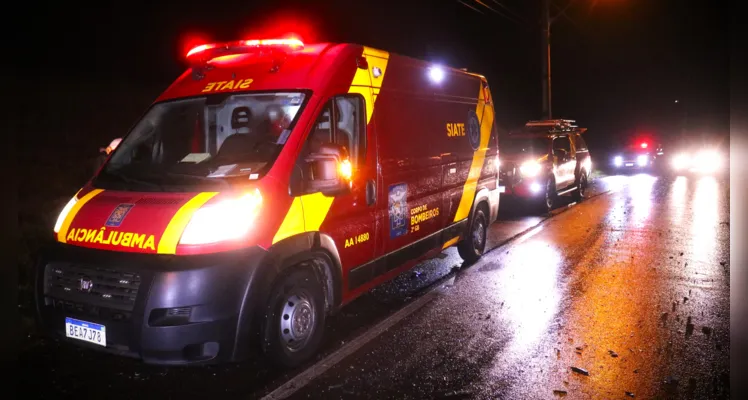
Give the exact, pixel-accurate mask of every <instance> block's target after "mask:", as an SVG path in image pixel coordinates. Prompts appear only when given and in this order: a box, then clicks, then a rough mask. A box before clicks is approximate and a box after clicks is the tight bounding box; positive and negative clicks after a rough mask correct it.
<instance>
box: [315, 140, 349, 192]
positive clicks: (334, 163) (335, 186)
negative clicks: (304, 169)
mask: <svg viewBox="0 0 748 400" xmlns="http://www.w3.org/2000/svg"><path fill="white" fill-rule="evenodd" d="M305 161H306V163H307V164H308V166H309V169H308V170H309V171H310V174H309V176H308V177H307V179H306V182H305V185H304V186H305V192H306V193H317V192H320V193H322V194H324V195H326V196H337V195H339V194H344V193H347V192H348V191H350V189H351V165H350V161H349V159H348V150H346V148H345V147H343V146H340V145H337V144H332V143H325V144H323V145H320V146H319V148H318V149H317V150H316V151H314V152H313V153H311V154H309V155H308V156H307V157H306V159H305Z"/></svg>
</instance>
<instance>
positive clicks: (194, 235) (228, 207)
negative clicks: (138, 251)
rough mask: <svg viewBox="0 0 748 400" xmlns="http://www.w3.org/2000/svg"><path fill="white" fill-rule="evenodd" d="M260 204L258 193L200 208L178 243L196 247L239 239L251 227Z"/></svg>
mask: <svg viewBox="0 0 748 400" xmlns="http://www.w3.org/2000/svg"><path fill="white" fill-rule="evenodd" d="M261 205H262V196H261V195H260V191H259V190H257V189H255V191H254V193H247V194H245V195H244V196H242V197H239V198H234V199H227V200H222V201H219V202H217V203H215V204H210V205H207V206H203V207H201V208H200V209H198V210H197V211H195V213H194V214H192V218H191V219H190V222H189V223H188V224H187V227H186V228H185V229H184V232H183V233H182V237H181V239H180V240H179V243H180V244H187V245H196V244H209V243H218V242H223V241H227V240H235V239H240V238H242V237H243V236H245V235H246V234H247V233H248V232H249V230H250V229H251V228H252V224H253V223H254V220H255V218H256V217H257V214H258V213H259V211H260V206H261Z"/></svg>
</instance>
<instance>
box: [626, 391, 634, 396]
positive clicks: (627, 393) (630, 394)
mask: <svg viewBox="0 0 748 400" xmlns="http://www.w3.org/2000/svg"><path fill="white" fill-rule="evenodd" d="M625 393H626V396H629V397H636V396H635V395H634V394H633V393H631V392H625Z"/></svg>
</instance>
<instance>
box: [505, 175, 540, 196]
mask: <svg viewBox="0 0 748 400" xmlns="http://www.w3.org/2000/svg"><path fill="white" fill-rule="evenodd" d="M499 185H500V187H502V188H503V189H502V190H503V192H502V195H504V196H512V197H522V198H536V197H541V196H543V194H544V190H545V183H544V182H543V181H542V179H523V180H522V181H521V182H519V183H513V184H512V183H510V184H509V185H504V182H500V183H499Z"/></svg>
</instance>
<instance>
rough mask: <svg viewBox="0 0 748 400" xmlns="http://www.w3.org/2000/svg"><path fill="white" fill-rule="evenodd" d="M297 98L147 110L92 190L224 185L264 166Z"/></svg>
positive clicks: (245, 97) (237, 97) (296, 111)
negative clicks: (122, 187) (112, 187)
mask: <svg viewBox="0 0 748 400" xmlns="http://www.w3.org/2000/svg"><path fill="white" fill-rule="evenodd" d="M305 97H306V96H305V94H304V93H291V92H286V93H255V94H234V95H231V94H217V95H211V96H205V97H197V98H189V99H184V100H177V101H169V102H164V103H159V104H156V105H154V106H153V107H151V109H150V110H149V111H148V112H147V113H146V114H145V116H144V117H143V118H142V119H141V120H140V122H138V124H137V125H135V127H134V128H133V129H132V131H131V132H130V133H129V134H128V135H127V136H126V137H125V138H124V140H122V142H121V143H120V144H119V146H117V149H116V151H115V152H114V153H113V154H112V156H111V158H110V159H109V161H108V162H107V164H106V165H105V166H104V168H103V169H102V171H101V172H100V174H99V175H98V176H97V178H96V180H95V181H94V184H95V185H97V186H101V185H104V186H110V185H113V184H114V185H120V186H121V185H125V186H138V188H137V189H138V190H139V189H147V188H154V187H155V188H156V190H168V187H174V186H180V187H181V186H185V185H187V186H190V185H205V184H207V185H226V184H227V180H231V179H238V178H242V179H243V180H247V179H257V178H259V177H261V176H262V175H263V174H264V173H266V172H267V170H268V169H269V168H270V167H271V166H272V164H273V162H274V161H275V159H276V157H278V154H279V153H280V150H281V149H282V148H283V145H284V144H285V143H286V140H287V139H288V136H289V134H290V132H291V130H292V129H293V126H294V124H295V123H296V119H297V116H298V115H300V110H301V108H302V106H303V105H304V99H305Z"/></svg>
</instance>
